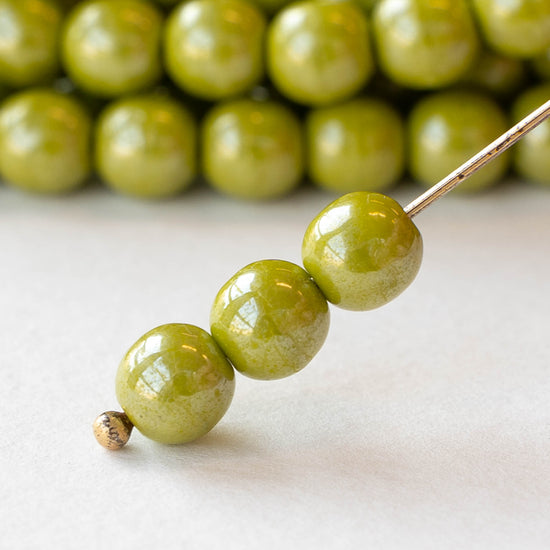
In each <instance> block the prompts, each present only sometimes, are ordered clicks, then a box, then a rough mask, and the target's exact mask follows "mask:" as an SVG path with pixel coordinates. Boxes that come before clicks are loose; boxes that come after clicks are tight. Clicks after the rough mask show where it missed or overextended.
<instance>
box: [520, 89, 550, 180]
mask: <svg viewBox="0 0 550 550" xmlns="http://www.w3.org/2000/svg"><path fill="white" fill-rule="evenodd" d="M549 100H550V82H549V83H545V84H540V85H539V86H535V87H534V88H530V89H528V90H526V91H525V92H523V94H521V95H520V96H519V97H518V98H517V99H516V102H515V104H514V106H513V116H514V119H515V120H516V121H518V122H519V121H520V120H521V119H522V118H524V117H526V116H527V115H528V114H529V113H531V112H532V111H534V110H535V109H537V108H538V107H540V106H541V105H542V104H543V103H545V102H547V101H549ZM513 154H514V167H515V169H516V171H517V173H518V174H519V175H520V176H522V177H524V178H527V179H529V180H533V181H536V182H538V183H543V184H546V185H550V121H549V120H545V121H544V122H543V123H542V124H539V125H538V126H537V127H536V128H534V129H533V130H531V131H530V132H529V133H528V134H527V135H525V136H524V137H523V139H521V140H520V141H519V142H518V143H517V144H516V145H515V147H514V149H513Z"/></svg>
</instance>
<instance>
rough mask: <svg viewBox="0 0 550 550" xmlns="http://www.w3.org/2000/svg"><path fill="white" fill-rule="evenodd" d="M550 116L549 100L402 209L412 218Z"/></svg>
mask: <svg viewBox="0 0 550 550" xmlns="http://www.w3.org/2000/svg"><path fill="white" fill-rule="evenodd" d="M549 116H550V100H549V101H547V102H546V103H544V104H543V105H541V106H540V107H539V108H538V109H535V110H534V111H533V112H532V113H531V114H529V115H527V116H526V117H525V118H524V119H523V120H521V121H520V122H518V123H517V124H516V125H515V126H513V127H512V128H510V129H509V130H508V131H507V132H505V133H504V134H502V135H501V136H500V137H498V138H497V139H495V141H493V142H492V143H491V144H490V145H488V146H487V147H485V149H482V150H481V151H480V152H479V153H477V154H476V155H474V156H473V157H472V158H471V159H469V160H467V161H466V162H465V163H464V164H463V165H462V166H460V167H459V168H457V169H456V170H455V171H454V172H451V173H450V174H449V175H448V176H447V177H445V178H443V179H442V180H441V181H440V182H438V183H436V184H435V185H434V186H433V187H430V188H429V189H428V190H427V191H426V192H425V193H423V194H422V195H420V196H419V197H417V198H416V199H415V200H413V201H412V202H411V203H409V204H408V205H407V206H405V208H404V209H403V210H404V211H405V214H407V215H408V216H409V218H413V217H414V216H416V215H417V214H418V213H420V212H422V210H424V208H426V207H427V206H429V205H430V204H431V203H432V202H434V201H435V200H437V199H439V198H440V197H442V196H443V195H445V194H446V193H448V192H449V191H451V190H452V189H454V188H455V187H456V186H457V185H459V184H460V183H462V182H463V181H464V180H465V179H467V178H469V177H470V176H471V175H472V174H474V173H475V172H477V171H478V170H479V169H480V168H483V166H485V165H486V164H487V163H489V162H491V161H492V160H493V159H494V158H496V157H497V156H498V155H500V154H501V153H503V152H504V151H506V149H508V148H509V147H511V146H512V145H514V143H516V141H519V140H520V139H521V138H522V137H523V136H524V135H525V134H527V133H528V132H530V131H531V130H532V129H533V128H536V127H537V126H538V125H539V124H540V123H541V122H543V121H544V120H546V119H547V118H548V117H549Z"/></svg>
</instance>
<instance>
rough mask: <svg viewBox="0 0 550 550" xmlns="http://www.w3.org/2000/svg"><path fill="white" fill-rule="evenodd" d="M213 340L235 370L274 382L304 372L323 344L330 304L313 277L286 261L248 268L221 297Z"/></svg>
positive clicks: (215, 307) (217, 301)
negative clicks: (300, 371)
mask: <svg viewBox="0 0 550 550" xmlns="http://www.w3.org/2000/svg"><path fill="white" fill-rule="evenodd" d="M210 323H211V330H212V335H213V336H214V338H215V339H216V342H218V344H219V345H220V347H221V348H222V350H223V351H224V353H225V354H226V355H227V356H228V357H229V359H230V361H231V363H233V366H234V367H235V368H236V369H237V370H238V371H240V372H241V373H243V374H245V375H246V376H249V377H251V378H257V379H261V380H273V379H277V378H283V377H285V376H289V375H291V374H294V373H295V372H298V371H299V370H301V369H302V368H304V367H305V366H306V365H307V364H308V363H309V362H310V361H311V359H312V358H313V356H314V355H315V354H316V353H317V351H318V350H319V349H320V348H321V346H322V345H323V342H324V341H325V338H326V335H327V332H328V327H329V309H328V304H327V302H326V300H325V298H324V297H323V295H322V293H321V291H320V290H319V288H318V287H317V286H316V285H315V283H314V282H313V281H312V280H311V277H310V276H309V275H308V274H307V273H306V272H305V271H304V270H303V269H302V268H301V267H299V266H297V265H295V264H293V263H290V262H285V261H282V260H263V261H259V262H255V263H253V264H250V265H249V266H247V267H245V268H243V269H241V270H240V271H239V272H238V273H237V274H236V275H234V276H233V277H232V278H231V279H230V280H229V281H228V282H227V283H226V284H225V285H224V286H223V287H222V288H221V290H220V291H219V292H218V295H217V296H216V299H215V301H214V305H213V307H212V311H211V315H210Z"/></svg>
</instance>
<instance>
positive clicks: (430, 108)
mask: <svg viewBox="0 0 550 550" xmlns="http://www.w3.org/2000/svg"><path fill="white" fill-rule="evenodd" d="M507 128H508V122H507V120H506V116H505V115H504V113H503V111H502V109H501V108H500V107H499V105H498V104H497V103H496V102H495V101H494V100H493V99H491V98H490V97H489V96H486V95H484V94H481V93H475V92H465V91H449V92H439V93H437V94H433V95H431V96H429V97H427V98H425V99H423V100H422V101H420V102H419V103H418V104H417V105H416V106H415V107H414V108H413V110H412V111H411V114H410V119H409V155H410V166H409V168H410V170H411V173H412V175H413V177H414V178H415V179H416V180H417V181H418V182H420V183H422V184H423V185H425V186H426V187H430V186H432V185H434V184H435V183H437V182H438V181H440V180H441V179H443V178H444V177H445V176H447V175H448V174H450V173H451V172H452V171H453V170H456V169H457V168H458V167H459V166H460V165H461V164H462V163H464V162H466V161H467V160H468V159H469V158H470V157H472V156H473V155H475V154H476V153H477V152H479V151H480V150H481V149H483V148H484V147H486V146H487V145H489V144H490V143H491V142H492V141H493V140H495V139H496V138H497V137H498V136H499V135H501V134H503V133H504V132H505V131H506V130H507ZM509 164H510V156H509V154H508V153H503V154H501V155H500V156H498V157H496V158H495V159H493V160H492V161H491V163H489V164H488V165H487V166H485V167H483V168H482V169H481V170H479V171H478V172H476V173H475V174H474V175H473V176H471V177H469V178H468V179H467V180H466V181H465V182H464V183H461V184H460V185H459V186H458V187H457V188H456V189H455V190H454V191H453V193H468V192H475V191H479V190H481V189H484V188H486V187H489V186H490V185H493V184H495V183H497V182H498V181H499V180H501V179H502V177H503V176H504V175H505V174H506V172H507V170H508V167H509Z"/></svg>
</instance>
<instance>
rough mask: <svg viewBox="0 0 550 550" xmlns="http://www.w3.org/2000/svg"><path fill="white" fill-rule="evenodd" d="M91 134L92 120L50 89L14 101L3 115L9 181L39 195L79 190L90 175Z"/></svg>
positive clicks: (2, 157)
mask: <svg viewBox="0 0 550 550" xmlns="http://www.w3.org/2000/svg"><path fill="white" fill-rule="evenodd" d="M90 133H91V120H90V117H89V116H88V114H87V113H86V111H84V109H83V108H82V107H81V105H80V104H79V103H78V102H77V101H76V100H75V99H74V98H72V97H70V96H65V95H62V94H59V93H57V92H54V91H52V90H45V89H44V90H43V89H35V90H33V89H31V90H26V91H23V92H19V93H17V94H14V95H12V96H10V97H9V98H8V99H6V100H5V102H4V103H3V105H2V109H1V110H0V166H1V167H2V175H3V176H4V179H5V180H6V181H7V182H8V183H11V184H13V185H14V186H17V187H20V188H21V189H24V190H26V191H34V192H38V193H62V192H65V191H70V190H72V189H74V188H75V187H78V186H79V185H81V184H82V183H83V182H84V179H85V178H86V176H87V175H88V173H89V171H90Z"/></svg>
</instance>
